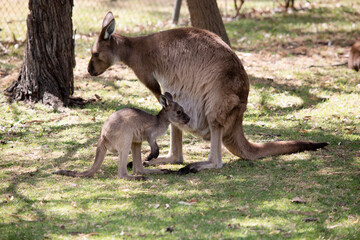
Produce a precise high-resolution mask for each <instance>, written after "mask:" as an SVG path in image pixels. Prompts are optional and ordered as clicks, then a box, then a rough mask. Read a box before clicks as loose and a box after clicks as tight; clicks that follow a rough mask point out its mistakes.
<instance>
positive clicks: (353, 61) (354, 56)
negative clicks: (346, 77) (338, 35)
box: [348, 41, 360, 71]
mask: <svg viewBox="0 0 360 240" xmlns="http://www.w3.org/2000/svg"><path fill="white" fill-rule="evenodd" d="M348 67H349V68H351V69H354V70H355V71H359V69H360V41H357V42H355V43H354V45H352V47H351V50H350V56H349V61H348Z"/></svg>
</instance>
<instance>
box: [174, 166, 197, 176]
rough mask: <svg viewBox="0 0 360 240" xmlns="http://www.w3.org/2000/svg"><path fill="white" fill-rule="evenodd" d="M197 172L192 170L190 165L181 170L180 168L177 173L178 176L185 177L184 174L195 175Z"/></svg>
mask: <svg viewBox="0 0 360 240" xmlns="http://www.w3.org/2000/svg"><path fill="white" fill-rule="evenodd" d="M197 172H198V170H196V169H195V168H192V167H191V165H187V166H185V167H183V168H180V169H179V171H178V172H177V174H178V175H185V174H189V173H197Z"/></svg>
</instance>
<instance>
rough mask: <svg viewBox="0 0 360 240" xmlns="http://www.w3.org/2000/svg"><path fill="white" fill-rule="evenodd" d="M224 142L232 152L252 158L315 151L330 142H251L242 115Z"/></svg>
mask: <svg viewBox="0 0 360 240" xmlns="http://www.w3.org/2000/svg"><path fill="white" fill-rule="evenodd" d="M223 144H224V145H225V147H226V148H227V149H228V150H229V151H230V152H231V153H232V154H234V155H236V156H238V157H241V158H244V159H250V160H252V159H258V158H263V157H267V156H276V155H282V154H290V153H297V152H303V151H315V150H317V149H319V148H323V147H325V146H327V145H328V143H314V142H306V141H276V142H266V143H251V142H249V141H248V140H247V139H246V137H245V135H244V131H243V127H242V116H241V118H240V119H238V121H237V124H234V129H232V131H231V133H230V134H228V135H227V136H224V138H223Z"/></svg>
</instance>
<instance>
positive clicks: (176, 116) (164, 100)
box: [160, 92, 190, 125]
mask: <svg viewBox="0 0 360 240" xmlns="http://www.w3.org/2000/svg"><path fill="white" fill-rule="evenodd" d="M160 104H161V105H162V106H163V109H164V111H165V113H166V116H167V118H168V120H169V121H170V122H171V123H173V124H175V125H184V124H187V123H188V122H189V121H190V117H189V116H188V115H187V114H186V113H185V112H184V109H183V108H182V106H180V105H179V104H178V103H177V102H174V101H173V98H172V96H171V94H170V93H168V92H166V93H165V94H164V95H160Z"/></svg>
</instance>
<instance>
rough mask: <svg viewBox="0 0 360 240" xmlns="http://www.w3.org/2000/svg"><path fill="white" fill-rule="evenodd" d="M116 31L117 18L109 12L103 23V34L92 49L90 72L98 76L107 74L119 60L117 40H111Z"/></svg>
mask: <svg viewBox="0 0 360 240" xmlns="http://www.w3.org/2000/svg"><path fill="white" fill-rule="evenodd" d="M114 31H115V18H114V15H113V14H112V12H108V13H107V14H106V16H105V18H104V21H103V23H102V29H101V33H100V35H99V37H98V39H97V40H96V42H95V43H94V45H93V47H92V49H91V59H90V62H89V65H88V72H89V73H90V75H91V76H97V75H100V74H102V73H103V72H105V70H106V69H107V68H108V67H110V66H111V65H112V64H113V63H114V62H116V60H117V58H118V57H117V55H116V51H115V40H114V39H112V38H111V36H112V34H113V33H114Z"/></svg>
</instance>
